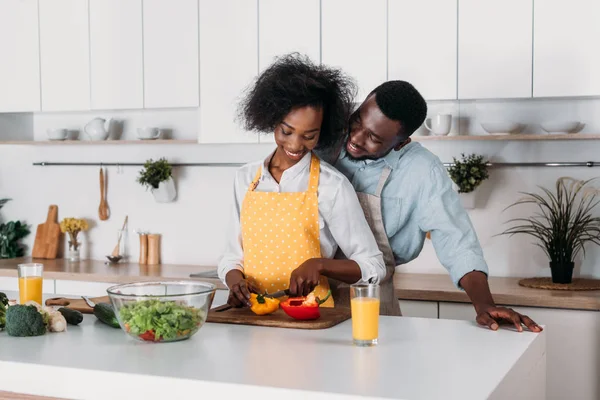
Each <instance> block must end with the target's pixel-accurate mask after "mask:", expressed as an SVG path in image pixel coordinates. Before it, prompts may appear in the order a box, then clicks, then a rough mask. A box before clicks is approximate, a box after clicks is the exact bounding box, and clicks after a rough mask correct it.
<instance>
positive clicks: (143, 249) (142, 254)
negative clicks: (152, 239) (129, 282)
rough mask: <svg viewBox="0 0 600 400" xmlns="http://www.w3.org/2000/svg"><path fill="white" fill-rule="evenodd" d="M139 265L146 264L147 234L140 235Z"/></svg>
mask: <svg viewBox="0 0 600 400" xmlns="http://www.w3.org/2000/svg"><path fill="white" fill-rule="evenodd" d="M139 263H140V264H147V263H148V234H147V233H144V232H141V233H140V261H139Z"/></svg>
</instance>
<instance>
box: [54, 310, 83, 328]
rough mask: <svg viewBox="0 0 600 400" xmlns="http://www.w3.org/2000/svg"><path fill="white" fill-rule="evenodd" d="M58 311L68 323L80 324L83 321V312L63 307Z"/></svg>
mask: <svg viewBox="0 0 600 400" xmlns="http://www.w3.org/2000/svg"><path fill="white" fill-rule="evenodd" d="M58 312H59V313H61V314H62V315H63V317H65V320H66V321H67V324H71V325H79V324H80V323H81V321H83V314H82V313H80V312H79V311H77V310H72V309H70V308H66V307H61V308H59V309H58Z"/></svg>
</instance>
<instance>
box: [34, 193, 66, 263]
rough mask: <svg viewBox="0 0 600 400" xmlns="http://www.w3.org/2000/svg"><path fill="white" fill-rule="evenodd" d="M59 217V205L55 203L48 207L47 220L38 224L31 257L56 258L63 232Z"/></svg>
mask: <svg viewBox="0 0 600 400" xmlns="http://www.w3.org/2000/svg"><path fill="white" fill-rule="evenodd" d="M57 217H58V206H56V205H54V204H53V205H51V206H50V207H49V208H48V216H47V217H46V222H44V223H43V224H39V225H38V226H37V230H36V231H35V241H34V242H33V250H32V251H31V257H33V258H46V259H55V258H56V255H57V253H58V243H59V240H60V233H61V232H60V225H59V224H58V222H57V221H56V219H57Z"/></svg>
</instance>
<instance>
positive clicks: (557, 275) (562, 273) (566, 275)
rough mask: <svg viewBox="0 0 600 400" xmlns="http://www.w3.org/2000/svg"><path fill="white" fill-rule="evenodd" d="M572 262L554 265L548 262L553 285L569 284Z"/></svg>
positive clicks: (573, 265)
mask: <svg viewBox="0 0 600 400" xmlns="http://www.w3.org/2000/svg"><path fill="white" fill-rule="evenodd" d="M574 267H575V263H574V262H572V261H571V262H567V263H555V262H552V261H550V272H551V273H552V282H553V283H571V281H572V279H573V268H574Z"/></svg>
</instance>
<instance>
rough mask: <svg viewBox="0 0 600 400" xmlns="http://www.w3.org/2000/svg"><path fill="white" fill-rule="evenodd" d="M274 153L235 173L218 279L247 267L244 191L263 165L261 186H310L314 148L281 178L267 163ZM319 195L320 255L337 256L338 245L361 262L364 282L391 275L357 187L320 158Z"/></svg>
mask: <svg viewBox="0 0 600 400" xmlns="http://www.w3.org/2000/svg"><path fill="white" fill-rule="evenodd" d="M273 154H274V153H271V154H270V155H269V156H268V157H267V158H266V159H265V160H262V161H256V162H252V163H249V164H246V165H244V166H243V167H241V168H240V169H239V170H238V171H237V173H236V176H235V181H234V201H233V210H232V219H231V221H230V225H229V233H228V238H227V243H226V247H225V253H224V255H223V257H222V258H221V260H220V261H219V266H218V274H219V278H220V279H221V281H223V283H225V276H226V275H227V273H228V272H229V271H231V270H233V269H239V270H241V271H242V272H243V270H244V249H243V247H242V231H241V227H240V211H241V208H242V202H243V200H244V196H245V195H246V192H247V191H248V187H249V186H250V183H252V180H253V179H254V177H255V176H256V172H257V171H258V168H259V166H261V165H262V172H261V176H260V179H259V181H258V185H257V187H256V189H255V190H256V191H260V192H305V191H306V190H307V189H308V178H309V175H310V159H311V153H308V154H306V155H305V156H304V157H303V158H302V159H301V160H300V161H299V162H298V163H297V164H296V165H294V166H292V167H290V168H288V169H287V170H285V171H284V172H283V175H282V176H281V179H280V182H279V183H277V181H276V180H275V179H274V178H273V176H272V175H271V174H270V173H269V168H268V164H269V161H270V159H271V157H272V156H273ZM318 199H319V229H320V241H321V257H323V258H333V256H334V255H335V253H336V251H337V249H338V246H339V248H340V249H341V251H342V252H343V253H344V255H345V256H346V257H347V258H348V259H349V260H353V261H355V262H356V263H357V264H358V266H359V267H360V270H361V273H362V278H361V280H360V281H359V282H360V283H366V282H369V281H371V282H372V283H379V282H380V281H381V280H382V279H383V278H384V277H385V274H386V270H385V264H384V262H383V255H382V253H381V251H380V250H379V248H378V247H377V242H376V241H375V237H374V236H373V233H372V232H371V229H370V228H369V225H368V224H367V221H366V219H365V216H364V214H363V210H362V208H361V206H360V203H359V202H358V197H357V196H356V192H355V191H354V188H353V187H352V185H351V184H350V181H348V179H347V178H346V177H345V176H344V175H343V174H342V173H341V172H339V171H338V170H336V169H335V168H333V167H332V166H331V165H329V164H327V163H326V162H324V161H323V160H321V175H320V176H319V187H318Z"/></svg>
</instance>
